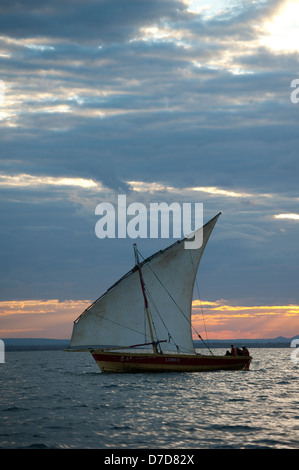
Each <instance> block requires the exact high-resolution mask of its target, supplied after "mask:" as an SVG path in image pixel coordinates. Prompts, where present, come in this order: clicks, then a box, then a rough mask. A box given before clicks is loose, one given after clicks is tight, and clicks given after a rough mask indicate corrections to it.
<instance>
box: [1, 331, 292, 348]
mask: <svg viewBox="0 0 299 470" xmlns="http://www.w3.org/2000/svg"><path fill="white" fill-rule="evenodd" d="M295 338H298V342H299V335H297V336H294V337H292V338H284V337H281V336H280V337H278V338H273V339H266V338H264V339H226V340H215V339H211V340H206V339H204V342H203V341H198V340H197V341H194V346H195V348H196V349H206V348H207V346H208V347H209V348H214V349H215V348H221V349H230V346H231V344H234V345H235V346H237V347H242V346H244V345H246V346H247V347H248V348H289V347H290V345H291V341H292V340H293V339H295ZM2 341H4V345H5V351H59V350H60V351H61V350H63V349H65V348H67V347H68V346H69V344H70V340H68V339H46V338H6V339H5V338H4V339H3V340H2Z"/></svg>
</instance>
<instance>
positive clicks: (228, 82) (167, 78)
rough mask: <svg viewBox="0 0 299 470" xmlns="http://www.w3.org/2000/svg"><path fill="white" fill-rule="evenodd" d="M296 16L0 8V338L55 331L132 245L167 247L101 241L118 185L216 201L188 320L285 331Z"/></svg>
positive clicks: (296, 197) (210, 329) (140, 196)
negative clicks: (105, 209)
mask: <svg viewBox="0 0 299 470" xmlns="http://www.w3.org/2000/svg"><path fill="white" fill-rule="evenodd" d="M298 14H299V3H298V2H297V1H293V0H289V1H282V0H255V1H250V0H246V1H245V0H243V1H240V0H239V1H237V0H219V1H213V2H208V1H205V0H204V1H200V0H163V1H161V0H126V1H124V0H87V1H85V2H79V1H77V0H62V1H57V0H53V1H51V2H46V1H43V0H38V1H37V0H26V1H22V0H21V1H16V0H11V1H9V2H2V3H1V5H0V142H1V145H0V155H1V160H0V223H1V230H0V247H1V248H0V286H1V288H0V337H1V338H16V337H20V338H24V337H40V338H43V337H44V338H61V339H65V338H70V335H71V331H72V325H73V321H74V320H75V319H76V318H77V317H78V316H79V315H80V314H81V313H82V311H83V310H84V309H85V308H86V307H87V306H88V305H89V304H90V303H91V302H93V301H94V300H95V299H96V298H98V297H99V296H100V295H101V294H102V293H103V292H104V291H105V290H106V289H107V288H108V287H109V286H110V285H112V284H113V283H114V282H116V281H117V280H118V279H119V278H120V277H121V276H122V275H123V274H124V273H126V272H127V271H129V270H130V269H131V268H132V266H133V265H134V253H133V248H132V244H133V243H134V242H137V244H138V248H139V250H140V251H141V252H142V254H143V255H144V257H146V256H149V255H151V254H152V253H153V252H155V251H157V250H158V249H160V248H164V247H166V246H167V245H169V244H170V243H172V242H173V239H171V238H169V239H162V238H160V239H151V238H150V237H147V238H139V239H137V240H132V239H130V238H129V237H126V238H117V237H116V238H105V239H100V238H98V237H97V236H96V234H95V225H96V222H97V221H98V220H99V216H97V215H96V214H95V208H96V206H97V205H98V204H100V203H103V202H108V203H111V204H113V205H116V204H117V201H118V196H119V195H126V198H127V202H128V204H130V203H132V202H138V203H142V204H144V205H145V206H146V207H149V204H150V203H153V202H165V203H167V204H171V203H172V202H176V203H179V204H181V205H182V204H183V203H191V204H195V203H202V204H203V218H204V222H206V221H208V220H209V219H210V218H212V217H214V216H215V215H216V214H217V213H219V212H221V216H220V218H219V220H218V222H217V224H216V227H215V229H214V232H213V234H212V236H211V238H210V240H209V243H208V245H207V248H206V251H205V253H204V256H203V258H202V262H201V265H200V268H199V272H198V277H197V287H198V289H195V292H194V302H193V320H194V324H195V325H196V328H197V329H198V330H199V331H201V332H203V333H204V331H205V329H206V330H207V334H208V337H209V338H219V339H220V338H224V339H226V338H274V337H277V336H280V335H282V336H285V337H292V336H295V335H297V334H298V333H299V289H298V279H299V250H298V239H299V237H298V229H299V207H298V203H299V194H298V176H299V158H298V148H299V132H298V124H299V103H298V101H299V63H298V59H299V45H298V25H297V21H298V20H297V19H298ZM296 80H298V83H297V82H296ZM297 87H298V94H297ZM199 299H200V301H199ZM203 337H204V335H203Z"/></svg>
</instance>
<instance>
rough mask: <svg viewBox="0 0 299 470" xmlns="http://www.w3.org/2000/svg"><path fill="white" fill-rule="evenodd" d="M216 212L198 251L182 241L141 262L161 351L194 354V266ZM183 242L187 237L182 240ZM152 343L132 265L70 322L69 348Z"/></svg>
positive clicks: (214, 222)
mask: <svg viewBox="0 0 299 470" xmlns="http://www.w3.org/2000/svg"><path fill="white" fill-rule="evenodd" d="M219 215H220V214H218V215H217V216H216V217H214V218H213V219H211V220H210V221H209V222H208V223H207V224H205V225H204V226H203V228H201V229H200V230H203V243H202V246H201V247H200V248H198V249H186V248H185V246H184V240H181V241H178V242H176V243H174V244H173V245H171V246H169V247H168V248H166V249H164V250H161V251H160V252H158V253H156V254H155V255H153V256H151V257H149V258H147V259H146V260H144V261H142V262H141V263H140V267H141V269H142V276H143V279H144V284H145V289H146V296H147V299H148V304H149V311H150V315H151V322H152V329H153V334H154V337H155V341H163V343H162V349H163V351H164V352H171V351H175V352H177V351H178V348H179V350H180V352H194V346H193V341H192V331H191V305H192V296H193V286H194V281H195V277H196V272H197V268H198V265H199V262H200V259H201V256H202V254H203V251H204V249H205V246H206V244H207V241H208V239H209V237H210V234H211V232H212V230H213V228H214V226H215V224H216V222H217V219H218V217H219ZM185 240H186V239H185ZM145 343H151V335H150V331H149V324H148V321H147V318H146V314H145V308H144V298H143V293H142V289H141V285H140V278H139V272H138V269H137V268H136V267H135V268H133V269H132V270H131V271H129V272H128V273H127V274H126V275H125V276H123V277H122V278H121V279H120V280H119V281H118V282H117V283H116V284H114V285H113V286H112V287H111V288H110V289H108V290H107V291H106V292H105V293H104V294H103V295H102V296H101V297H100V298H99V299H98V300H96V301H95V302H94V303H93V304H92V305H90V306H89V307H88V308H87V310H86V311H85V312H83V314H82V315H80V317H79V318H78V319H77V320H76V321H75V323H74V328H73V334H72V338H71V344H70V348H81V349H83V348H98V349H106V348H121V347H123V348H127V347H131V346H135V345H139V344H145Z"/></svg>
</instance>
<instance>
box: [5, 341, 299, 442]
mask: <svg viewBox="0 0 299 470" xmlns="http://www.w3.org/2000/svg"><path fill="white" fill-rule="evenodd" d="M218 353H219V351H218ZM251 353H252V354H253V356H254V362H253V364H252V367H251V370H250V371H242V372H233V371H231V372H223V371H221V372H206V373H194V374H188V373H173V374H172V373H168V374H167V373H164V374H160V373H159V374H137V375H134V374H132V375H129V374H128V375H127V374H124V375H117V374H111V375H105V374H102V373H101V372H100V371H99V369H98V367H97V365H96V364H95V362H94V361H93V359H92V357H91V356H90V355H89V354H88V353H75V354H71V353H64V352H60V351H51V352H48V351H40V352H38V351H32V352H7V354H6V363H5V364H1V368H2V370H1V372H2V373H1V382H2V383H1V387H2V400H1V409H0V416H1V430H0V447H1V448H106V449H107V448H134V449H136V448H137V449H138V448H160V449H162V448H168V449H171V448H172V449H176V448H206V449H211V448H297V447H298V440H299V399H298V396H297V390H298V365H297V364H294V363H293V362H292V361H291V359H290V353H291V350H290V349H288V348H285V349H255V350H253V351H251Z"/></svg>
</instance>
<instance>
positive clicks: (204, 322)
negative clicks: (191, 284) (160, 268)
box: [189, 251, 213, 354]
mask: <svg viewBox="0 0 299 470" xmlns="http://www.w3.org/2000/svg"><path fill="white" fill-rule="evenodd" d="M189 253H190V258H191V262H192V266H193V271H194V275H195V284H196V288H197V295H198V299H199V304H200V310H201V315H202V319H203V324H204V328H205V333H206V337H207V342H208V341H209V340H208V332H207V328H206V321H205V316H204V312H203V308H202V302H201V297H200V293H199V287H198V282H197V276H196V272H195V266H194V263H193V259H192V254H191V252H190V251H189ZM196 333H197V332H196ZM197 336H198V337H199V339H201V340H202V342H203V343H204V345H205V346H206V347H207V348H208V350H209V351H210V353H211V354H213V353H212V351H211V350H210V348H209V346H208V344H206V343H205V342H204V340H203V339H202V337H201V336H200V334H198V333H197Z"/></svg>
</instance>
